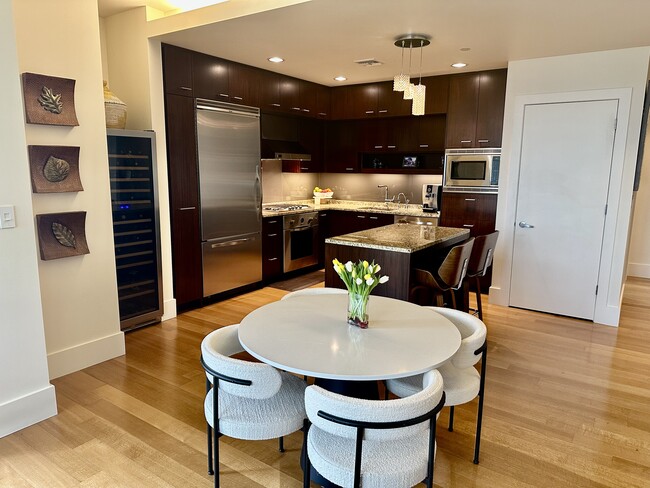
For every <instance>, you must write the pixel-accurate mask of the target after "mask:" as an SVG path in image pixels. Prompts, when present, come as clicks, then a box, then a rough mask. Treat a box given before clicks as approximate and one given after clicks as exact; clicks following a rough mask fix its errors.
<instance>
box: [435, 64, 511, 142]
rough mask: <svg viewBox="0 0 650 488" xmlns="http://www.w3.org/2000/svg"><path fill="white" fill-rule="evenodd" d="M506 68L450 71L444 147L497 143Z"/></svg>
mask: <svg viewBox="0 0 650 488" xmlns="http://www.w3.org/2000/svg"><path fill="white" fill-rule="evenodd" d="M506 73H507V71H506V70H493V71H483V72H478V73H464V74H462V75H453V76H451V77H450V80H449V106H448V110H447V136H446V146H447V147H454V148H458V147H500V146H501V132H502V130H503V110H504V103H505V93H506Z"/></svg>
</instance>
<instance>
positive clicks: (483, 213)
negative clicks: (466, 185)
mask: <svg viewBox="0 0 650 488" xmlns="http://www.w3.org/2000/svg"><path fill="white" fill-rule="evenodd" d="M441 207H442V209H441V218H443V219H444V220H442V221H441V222H445V221H446V219H472V220H473V221H486V220H487V221H494V219H495V218H496V211H497V195H495V194H482V193H448V192H443V194H442V203H441ZM441 225H443V226H444V225H445V224H442V223H441Z"/></svg>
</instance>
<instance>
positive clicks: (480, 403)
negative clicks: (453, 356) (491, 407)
mask: <svg viewBox="0 0 650 488" xmlns="http://www.w3.org/2000/svg"><path fill="white" fill-rule="evenodd" d="M486 368H487V343H486V344H485V347H484V348H483V357H482V358H481V387H480V389H479V393H478V412H477V413H476V441H475V444H474V464H478V454H479V448H480V447H481V426H482V424H483V397H484V396H485V374H486V372H487V371H486Z"/></svg>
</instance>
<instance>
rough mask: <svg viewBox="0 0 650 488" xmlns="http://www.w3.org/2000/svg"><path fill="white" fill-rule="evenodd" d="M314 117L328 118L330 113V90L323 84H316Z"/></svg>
mask: <svg viewBox="0 0 650 488" xmlns="http://www.w3.org/2000/svg"><path fill="white" fill-rule="evenodd" d="M315 91H316V118H319V119H326V120H327V119H329V118H330V115H331V108H330V104H331V100H332V96H331V90H330V88H329V87H327V86H325V85H316V87H315Z"/></svg>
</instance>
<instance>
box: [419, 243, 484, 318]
mask: <svg viewBox="0 0 650 488" xmlns="http://www.w3.org/2000/svg"><path fill="white" fill-rule="evenodd" d="M473 244H474V239H473V238H471V239H468V240H467V241H465V242H463V243H462V244H459V245H458V246H454V247H452V248H451V249H450V250H449V253H448V254H447V256H446V257H445V259H444V261H443V262H442V264H441V265H440V267H439V268H438V269H437V271H435V272H433V273H432V272H431V271H428V270H425V269H419V268H415V269H413V271H412V275H413V286H412V287H411V290H410V292H409V301H410V302H413V303H418V304H420V305H431V304H433V298H434V297H435V299H436V302H435V305H436V306H438V307H443V306H445V302H444V293H445V292H448V291H451V292H452V293H450V295H451V308H456V297H455V296H454V293H453V290H458V289H459V288H460V287H461V286H462V284H463V278H464V277H465V275H466V273H467V270H468V269H469V260H470V257H471V255H472V246H473Z"/></svg>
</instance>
